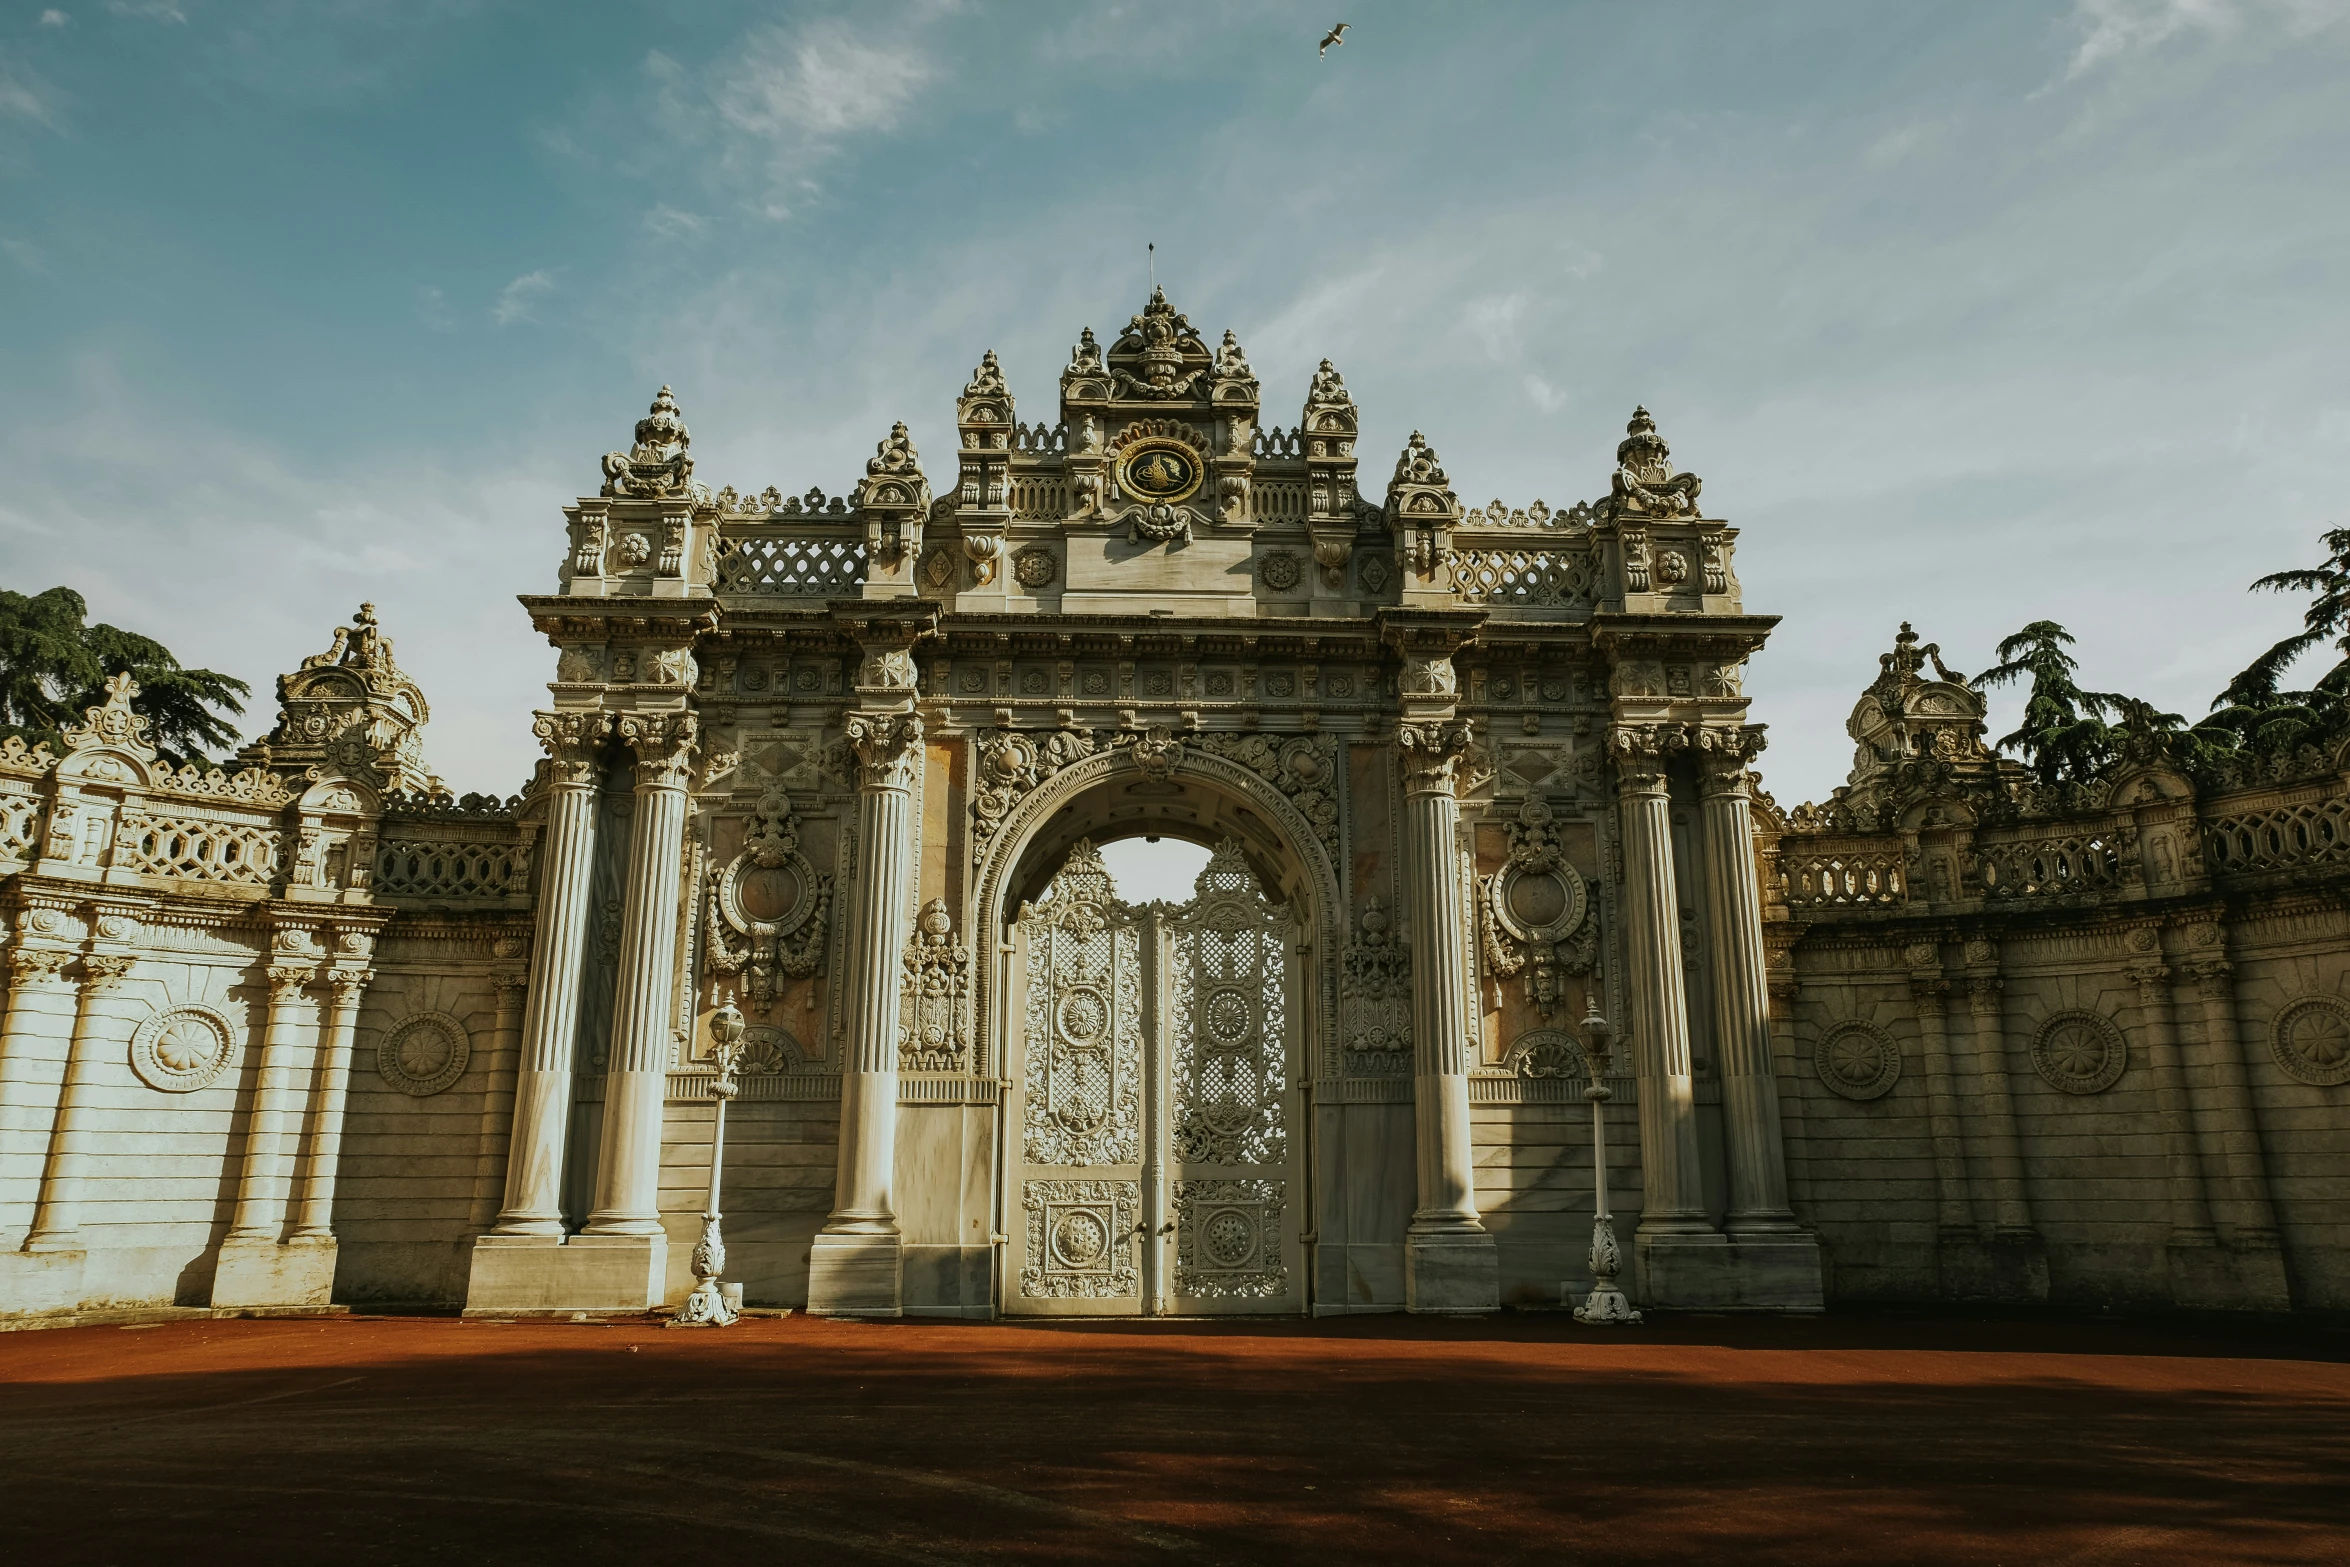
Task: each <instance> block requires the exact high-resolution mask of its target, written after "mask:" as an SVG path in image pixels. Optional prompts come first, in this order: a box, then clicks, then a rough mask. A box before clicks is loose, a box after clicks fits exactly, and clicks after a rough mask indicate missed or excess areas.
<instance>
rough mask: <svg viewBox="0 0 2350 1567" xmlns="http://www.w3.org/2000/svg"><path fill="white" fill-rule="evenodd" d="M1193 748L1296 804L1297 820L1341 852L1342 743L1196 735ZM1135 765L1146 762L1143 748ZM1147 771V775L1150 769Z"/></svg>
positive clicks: (1301, 737)
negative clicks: (1245, 772) (1236, 767)
mask: <svg viewBox="0 0 2350 1567" xmlns="http://www.w3.org/2000/svg"><path fill="white" fill-rule="evenodd" d="M1190 743H1191V744H1193V745H1195V746H1197V747H1199V749H1201V750H1203V751H1206V752H1207V753H1209V754H1210V755H1212V756H1221V757H1223V758H1224V759H1225V760H1227V761H1232V762H1238V763H1239V764H1240V765H1241V766H1243V767H1245V768H1247V769H1248V770H1249V771H1250V772H1252V773H1255V774H1256V775H1257V776H1258V777H1259V778H1262V779H1264V780H1265V781H1266V782H1267V783H1269V784H1272V785H1273V786H1274V787H1275V788H1277V789H1279V790H1280V791H1281V792H1282V793H1283V794H1286V795H1288V796H1289V798H1290V799H1291V800H1293V801H1294V802H1296V804H1297V808H1298V812H1299V814H1301V815H1303V816H1304V817H1305V819H1306V820H1307V821H1309V822H1312V823H1313V824H1314V832H1315V834H1316V835H1317V836H1319V837H1320V838H1321V840H1322V842H1323V843H1325V844H1327V845H1328V846H1329V847H1330V848H1331V849H1332V850H1333V851H1335V850H1336V849H1337V848H1338V742H1337V741H1336V740H1334V739H1332V738H1331V737H1330V736H1328V735H1293V736H1290V737H1289V738H1287V739H1284V738H1282V737H1281V736H1279V735H1265V734H1245V735H1194V736H1193V737H1192V739H1191V742H1190ZM1135 760H1136V761H1137V762H1138V763H1139V762H1142V761H1143V756H1142V749H1141V745H1140V743H1139V742H1138V743H1137V747H1136V754H1135ZM1144 771H1146V772H1147V771H1149V768H1148V767H1147V766H1146V767H1145V768H1144Z"/></svg>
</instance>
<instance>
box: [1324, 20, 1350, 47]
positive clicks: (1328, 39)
mask: <svg viewBox="0 0 2350 1567" xmlns="http://www.w3.org/2000/svg"><path fill="white" fill-rule="evenodd" d="M1345 42H1346V24H1345V23H1344V22H1341V23H1339V24H1338V25H1337V26H1336V27H1333V28H1331V29H1330V31H1328V32H1326V33H1324V34H1323V35H1322V53H1323V54H1328V53H1329V52H1330V46H1331V45H1332V44H1342V43H1345Z"/></svg>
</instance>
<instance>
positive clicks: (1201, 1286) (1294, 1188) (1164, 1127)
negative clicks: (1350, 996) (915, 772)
mask: <svg viewBox="0 0 2350 1567" xmlns="http://www.w3.org/2000/svg"><path fill="white" fill-rule="evenodd" d="M1154 738H1155V740H1156V745H1154V744H1153V740H1154ZM1138 753H1139V754H1138ZM1217 760H1218V759H1216V758H1212V757H1206V756H1198V757H1186V756H1185V755H1184V754H1183V749H1182V746H1181V743H1180V742H1178V741H1174V740H1172V739H1171V738H1169V737H1164V736H1161V737H1143V742H1142V744H1141V745H1140V746H1139V747H1137V748H1121V751H1120V752H1114V753H1113V754H1112V755H1110V756H1108V757H1103V758H1100V759H1098V761H1097V762H1096V763H1095V764H1093V766H1092V768H1091V772H1092V774H1093V776H1089V777H1070V778H1067V779H1066V780H1056V783H1059V784H1061V787H1059V788H1055V789H1051V790H1048V791H1046V797H1044V798H1039V799H1033V800H1031V801H1029V802H1025V806H1024V810H1023V811H1022V812H1021V813H1020V814H1019V819H1018V820H1016V821H1012V822H1008V823H1007V827H1008V828H1009V829H1010V830H1009V831H1007V832H1006V833H1005V834H1004V841H1003V843H1002V844H1001V846H1000V848H999V852H998V856H997V862H996V863H997V865H999V866H1003V867H1008V869H1007V870H1006V871H1005V872H1004V875H1003V877H1002V879H1001V881H1000V882H999V881H998V880H997V879H996V878H995V877H994V876H990V877H989V878H988V881H987V888H988V894H987V895H988V901H989V903H990V905H991V907H992V909H993V911H994V914H995V917H996V920H997V928H998V929H999V930H1000V931H1001V932H1002V935H1003V939H1002V941H1001V942H1000V943H999V945H998V962H997V964H996V965H995V969H994V972H993V973H992V974H991V976H990V983H989V985H988V989H987V995H986V997H985V1000H984V1010H985V1012H986V1021H985V1025H984V1034H985V1037H986V1038H988V1039H989V1041H990V1042H991V1045H992V1046H993V1048H994V1050H995V1051H996V1052H998V1059H1000V1060H1001V1061H1002V1062H1003V1072H1002V1077H1003V1080H1004V1082H1005V1084H1006V1090H1005V1096H1004V1099H1003V1109H1002V1115H1003V1119H1002V1140H1001V1142H1000V1143H999V1147H1000V1148H1001V1149H1002V1155H1001V1168H1002V1180H1001V1182H1000V1185H999V1205H1000V1218H999V1226H1000V1233H1002V1234H1003V1236H1004V1237H1005V1243H1004V1246H1003V1249H1002V1251H1001V1253H1000V1255H1001V1258H1002V1263H1001V1272H1000V1277H999V1279H998V1280H997V1292H996V1299H997V1300H998V1301H1000V1302H1001V1303H1002V1306H1003V1309H1004V1310H1005V1311H1006V1312H1008V1313H1011V1314H1018V1315H1083V1316H1170V1315H1180V1316H1192V1315H1210V1314H1217V1313H1230V1312H1247V1313H1265V1312H1303V1311H1305V1310H1306V1309H1308V1307H1309V1305H1310V1298H1309V1297H1310V1284H1309V1273H1310V1269H1309V1266H1308V1260H1309V1259H1308V1253H1307V1239H1308V1237H1309V1236H1310V1235H1311V1233H1312V1230H1313V1194H1312V1191H1311V1188H1310V1183H1309V1180H1308V1175H1307V1172H1308V1169H1309V1158H1308V1146H1307V1145H1308V1137H1309V1117H1308V1114H1307V1106H1308V1100H1309V1097H1310V1093H1311V1085H1312V1082H1313V1078H1314V1070H1313V1060H1314V1051H1313V1041H1314V1040H1315V1039H1316V1038H1317V1037H1318V1036H1319V1033H1320V1025H1321V1023H1322V1021H1323V1019H1324V1018H1325V1017H1326V1015H1327V1014H1326V1009H1325V1008H1324V1007H1323V1006H1322V1005H1321V1003H1320V990H1321V983H1322V979H1323V976H1322V975H1321V974H1320V973H1319V972H1318V963H1319V960H1320V959H1321V957H1322V951H1321V948H1322V944H1321V943H1318V942H1316V941H1314V940H1313V939H1312V937H1311V934H1310V933H1311V932H1312V931H1313V930H1314V929H1315V928H1316V927H1317V925H1318V924H1319V923H1320V921H1319V917H1318V916H1319V914H1320V912H1321V911H1324V910H1327V909H1328V907H1329V900H1328V892H1329V890H1330V888H1331V887H1332V886H1333V885H1334V881H1335V877H1334V872H1333V870H1332V868H1331V866H1330V865H1329V863H1328V859H1327V857H1326V856H1325V855H1323V854H1322V853H1321V851H1320V846H1319V842H1318V840H1316V839H1314V838H1313V837H1312V835H1311V833H1310V831H1309V832H1308V833H1307V834H1305V835H1304V837H1303V841H1304V842H1305V843H1309V844H1312V845H1313V847H1312V848H1311V849H1301V848H1299V847H1298V846H1297V843H1296V841H1294V840H1292V839H1291V838H1290V836H1289V834H1288V832H1286V831H1285V830H1284V829H1285V827H1288V828H1294V827H1296V826H1297V825H1300V824H1297V823H1284V822H1283V821H1282V817H1283V816H1285V815H1294V814H1295V811H1294V808H1292V807H1290V806H1289V803H1288V801H1287V800H1286V799H1283V798H1281V797H1279V796H1278V795H1275V794H1273V792H1272V791H1270V790H1267V789H1266V788H1265V787H1264V785H1263V784H1262V783H1261V781H1259V780H1257V779H1254V778H1253V777H1249V776H1246V775H1244V774H1241V773H1240V772H1239V770H1238V769H1234V770H1233V771H1232V772H1229V773H1227V772H1224V771H1221V770H1219V769H1218V767H1217V766H1216V765H1215V763H1216V761H1217ZM1023 829H1025V831H1023ZM1136 838H1153V839H1177V840H1182V841H1186V842H1189V843H1195V844H1199V845H1201V846H1202V847H1205V848H1207V849H1208V850H1209V854H1208V857H1207V859H1206V862H1205V864H1204V865H1202V866H1201V867H1200V869H1199V871H1198V873H1197V875H1196V877H1195V878H1193V880H1192V882H1191V885H1190V886H1188V887H1168V886H1165V885H1163V884H1162V885H1161V886H1160V887H1159V888H1158V889H1157V891H1158V892H1159V894H1160V895H1159V896H1157V897H1146V896H1140V895H1138V896H1136V897H1133V898H1129V897H1126V896H1124V895H1122V889H1120V887H1119V886H1118V885H1117V882H1116V881H1115V879H1114V878H1113V876H1112V875H1111V873H1110V870H1109V867H1108V865H1107V863H1106V862H1105V860H1104V857H1103V854H1102V848H1103V846H1104V845H1114V844H1116V843H1119V842H1122V841H1132V840H1134V839H1136ZM1130 863H1131V861H1130ZM1318 893H1319V894H1320V895H1319V896H1318V895H1317V894H1318ZM1169 894H1173V895H1172V896H1170V895H1169Z"/></svg>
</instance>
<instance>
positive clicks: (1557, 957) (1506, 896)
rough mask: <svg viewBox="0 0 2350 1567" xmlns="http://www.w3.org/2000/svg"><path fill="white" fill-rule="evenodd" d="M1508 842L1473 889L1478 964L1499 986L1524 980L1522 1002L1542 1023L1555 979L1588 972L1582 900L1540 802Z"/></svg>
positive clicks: (1532, 803) (1552, 1004)
mask: <svg viewBox="0 0 2350 1567" xmlns="http://www.w3.org/2000/svg"><path fill="white" fill-rule="evenodd" d="M1509 835H1510V853H1509V860H1508V862H1507V863H1506V864H1504V865H1503V866H1502V868H1501V869H1500V870H1497V871H1495V872H1494V873H1493V874H1491V875H1490V876H1486V877H1484V878H1482V879H1481V880H1480V881H1479V882H1478V884H1477V886H1478V893H1479V897H1478V904H1479V909H1480V912H1481V914H1482V916H1483V918H1482V921H1481V924H1482V926H1483V931H1484V937H1485V962H1486V966H1487V967H1489V968H1490V969H1492V971H1493V972H1494V973H1495V974H1497V975H1500V976H1502V977H1503V978H1505V979H1507V978H1514V977H1516V976H1517V975H1519V974H1521V973H1522V974H1524V975H1525V977H1526V1000H1527V1002H1528V1003H1529V1004H1530V1005H1531V1006H1533V1008H1534V1009H1535V1010H1536V1011H1537V1012H1539V1013H1541V1014H1542V1015H1543V1016H1544V1017H1548V1016H1550V1014H1551V1013H1552V1012H1553V1011H1554V1010H1556V1009H1557V1007H1558V1005H1559V1003H1560V1002H1561V1001H1562V1000H1563V999H1564V995H1563V993H1562V990H1561V986H1560V984H1559V981H1560V979H1561V977H1562V976H1564V975H1569V974H1588V973H1590V972H1591V965H1592V960H1593V958H1594V956H1595V955H1596V953H1597V951H1598V939H1597V932H1596V931H1595V930H1593V929H1592V928H1590V926H1589V922H1588V915H1589V913H1590V895H1589V893H1588V891H1587V890H1586V889H1585V887H1584V885H1583V877H1582V875H1581V873H1580V872H1578V871H1577V870H1576V869H1575V867H1574V866H1572V865H1570V864H1568V863H1567V858H1566V853H1565V851H1564V850H1563V849H1562V848H1561V847H1560V844H1559V836H1558V828H1557V826H1556V825H1555V822H1554V820H1553V812H1552V811H1551V808H1550V805H1549V803H1548V802H1547V801H1544V800H1542V799H1540V798H1537V797H1533V796H1529V797H1528V798H1527V800H1526V801H1525V803H1524V804H1522V805H1520V806H1519V807H1518V815H1517V820H1515V821H1513V822H1511V823H1510V824H1509Z"/></svg>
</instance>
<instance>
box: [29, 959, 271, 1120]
mask: <svg viewBox="0 0 2350 1567" xmlns="http://www.w3.org/2000/svg"><path fill="white" fill-rule="evenodd" d="M63 956H64V954H62V953H60V954H59V957H61V958H62V957H63ZM60 966H62V965H60ZM236 1059H237V1031H236V1030H235V1029H234V1028H232V1027H231V1026H230V1025H229V1020H228V1019H227V1018H225V1017H223V1016H221V1015H220V1014H219V1013H218V1012H216V1011H214V1010H213V1009H212V1008H210V1007H207V1006H199V1005H196V1004H195V1003H193V1002H189V1003H183V1004H181V1005H179V1006H175V1007H171V1008H168V1009H166V1010H164V1011H161V1012H158V1013H156V1014H155V1015H154V1016H153V1017H151V1018H149V1019H147V1021H146V1022H144V1023H141V1024H140V1025H139V1028H138V1032H136V1033H134V1034H133V1035H131V1070H132V1071H134V1072H136V1073H138V1075H139V1080H140V1081H141V1082H143V1083H145V1084H146V1085H147V1086H148V1087H150V1088H159V1089H161V1090H163V1092H165V1093H167V1094H192V1093H194V1092H195V1091H196V1090H198V1089H200V1088H209V1087H211V1086H212V1084H213V1083H215V1082H216V1081H218V1080H219V1078H220V1075H221V1074H222V1073H224V1072H226V1071H227V1070H228V1069H229V1068H230V1067H231V1066H234V1065H235V1064H236Z"/></svg>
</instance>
